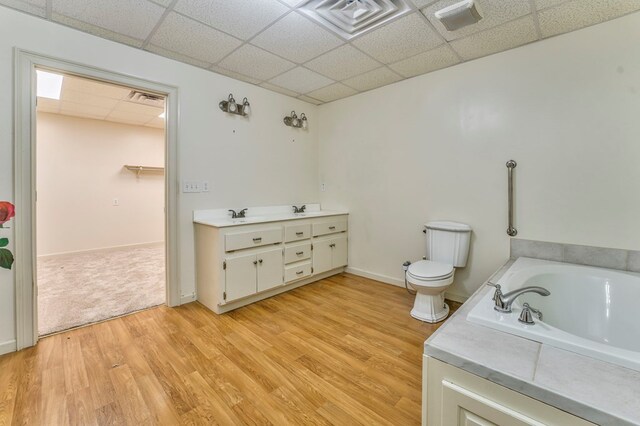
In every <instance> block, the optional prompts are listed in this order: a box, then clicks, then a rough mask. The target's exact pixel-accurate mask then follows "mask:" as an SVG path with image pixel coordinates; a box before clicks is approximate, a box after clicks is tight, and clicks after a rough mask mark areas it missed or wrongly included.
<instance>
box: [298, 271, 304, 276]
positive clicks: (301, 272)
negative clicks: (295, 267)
mask: <svg viewBox="0 0 640 426" xmlns="http://www.w3.org/2000/svg"><path fill="white" fill-rule="evenodd" d="M303 273H304V271H298V272H296V275H302V274H303Z"/></svg>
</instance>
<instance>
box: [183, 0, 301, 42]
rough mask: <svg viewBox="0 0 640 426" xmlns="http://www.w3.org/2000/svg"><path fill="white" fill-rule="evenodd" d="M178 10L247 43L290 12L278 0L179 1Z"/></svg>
mask: <svg viewBox="0 0 640 426" xmlns="http://www.w3.org/2000/svg"><path fill="white" fill-rule="evenodd" d="M174 10H175V11H177V12H180V13H182V14H185V15H187V16H189V17H191V18H193V19H195V20H198V21H200V22H203V23H205V24H207V25H209V26H212V27H214V28H217V29H219V30H221V31H224V32H225V33H228V34H231V35H233V36H236V37H238V38H241V39H243V40H246V39H248V38H250V37H251V36H253V35H255V34H257V33H258V32H259V31H262V30H263V29H264V28H265V27H266V26H267V25H269V24H271V23H272V22H273V21H275V20H276V19H278V18H279V17H280V16H282V15H284V14H285V13H286V12H288V11H289V8H288V7H286V6H284V5H283V4H282V3H280V2H278V1H277V0H260V1H247V0H241V1H238V0H235V1H234V0H232V1H230V0H178V3H176V5H175V7H174Z"/></svg>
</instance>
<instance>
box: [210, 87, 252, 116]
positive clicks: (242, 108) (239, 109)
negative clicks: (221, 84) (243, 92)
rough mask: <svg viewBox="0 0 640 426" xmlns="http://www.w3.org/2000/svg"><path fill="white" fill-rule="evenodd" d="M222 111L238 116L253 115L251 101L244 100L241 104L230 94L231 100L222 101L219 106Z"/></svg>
mask: <svg viewBox="0 0 640 426" xmlns="http://www.w3.org/2000/svg"><path fill="white" fill-rule="evenodd" d="M218 106H219V107H220V109H221V110H223V111H224V112H228V113H229V114H237V115H242V116H246V115H249V114H251V105H250V104H249V100H248V99H247V98H244V99H243V100H242V103H241V104H239V103H237V102H236V100H235V99H234V98H233V94H231V93H229V98H227V100H226V101H220V103H219V104H218Z"/></svg>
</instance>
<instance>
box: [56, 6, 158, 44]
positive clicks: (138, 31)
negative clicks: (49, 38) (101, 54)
mask: <svg viewBox="0 0 640 426" xmlns="http://www.w3.org/2000/svg"><path fill="white" fill-rule="evenodd" d="M52 7H53V12H55V13H59V14H61V15H64V16H68V17H70V18H73V19H77V20H79V21H82V22H86V23H88V24H92V25H96V26H98V27H101V28H106V29H107V30H110V31H114V32H116V33H120V34H123V35H126V36H129V37H133V38H136V39H142V40H144V39H145V38H146V37H147V36H148V35H149V33H151V30H152V29H153V28H154V27H155V25H156V23H157V22H158V20H159V19H160V17H161V16H162V14H163V13H164V11H165V9H164V8H163V7H161V6H159V5H157V4H155V3H152V2H150V1H147V0H109V1H105V0H52Z"/></svg>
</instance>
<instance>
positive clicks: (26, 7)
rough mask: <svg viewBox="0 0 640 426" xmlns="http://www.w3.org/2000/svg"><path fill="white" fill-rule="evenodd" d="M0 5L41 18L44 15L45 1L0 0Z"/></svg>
mask: <svg viewBox="0 0 640 426" xmlns="http://www.w3.org/2000/svg"><path fill="white" fill-rule="evenodd" d="M0 4H2V5H5V6H8V7H11V8H13V9H17V10H20V11H22V12H27V13H29V14H31V15H36V16H40V17H41V18H43V17H44V16H45V15H46V6H47V1H46V0H29V1H22V0H0Z"/></svg>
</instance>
